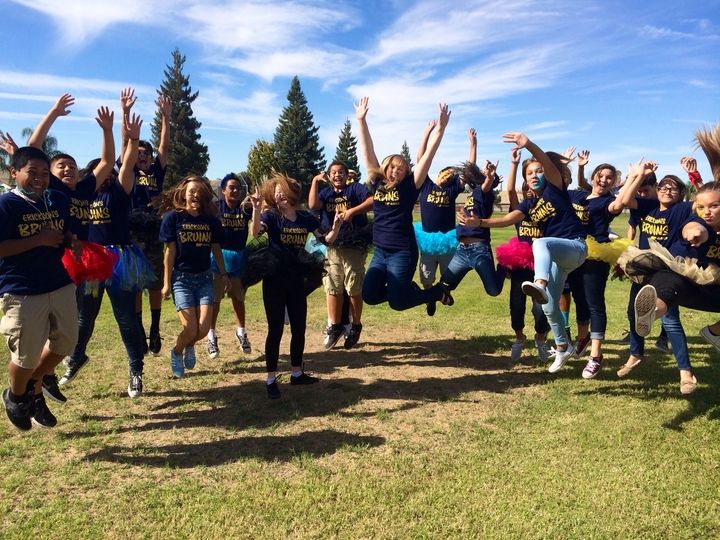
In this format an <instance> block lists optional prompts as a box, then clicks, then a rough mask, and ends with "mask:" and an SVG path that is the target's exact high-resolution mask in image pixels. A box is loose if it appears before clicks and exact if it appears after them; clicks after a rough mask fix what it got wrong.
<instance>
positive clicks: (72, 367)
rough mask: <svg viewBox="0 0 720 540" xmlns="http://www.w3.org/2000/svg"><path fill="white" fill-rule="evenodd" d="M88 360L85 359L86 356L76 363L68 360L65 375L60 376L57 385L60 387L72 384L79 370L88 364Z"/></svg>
mask: <svg viewBox="0 0 720 540" xmlns="http://www.w3.org/2000/svg"><path fill="white" fill-rule="evenodd" d="M88 360H89V358H88V357H87V355H84V356H83V357H82V358H81V359H80V360H78V361H73V360H69V361H68V367H67V369H66V370H65V375H63V376H62V378H61V379H60V382H59V383H58V384H59V385H60V386H65V385H66V384H70V383H71V382H73V381H74V380H75V377H77V374H78V373H79V372H80V370H81V369H82V368H84V367H85V364H87V363H88Z"/></svg>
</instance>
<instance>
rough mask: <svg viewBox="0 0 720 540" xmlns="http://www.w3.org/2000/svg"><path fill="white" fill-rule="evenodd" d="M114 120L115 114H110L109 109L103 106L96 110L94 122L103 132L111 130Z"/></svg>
mask: <svg viewBox="0 0 720 540" xmlns="http://www.w3.org/2000/svg"><path fill="white" fill-rule="evenodd" d="M114 118H115V112H114V111H113V112H110V109H108V108H107V107H104V106H103V107H100V108H99V109H98V110H97V116H96V117H95V121H96V122H97V123H98V125H99V126H100V129H102V130H103V131H107V130H112V127H113V120H114Z"/></svg>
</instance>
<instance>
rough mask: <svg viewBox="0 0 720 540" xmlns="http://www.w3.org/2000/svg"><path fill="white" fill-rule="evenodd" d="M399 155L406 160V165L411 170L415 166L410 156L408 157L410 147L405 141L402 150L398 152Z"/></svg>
mask: <svg viewBox="0 0 720 540" xmlns="http://www.w3.org/2000/svg"><path fill="white" fill-rule="evenodd" d="M400 155H401V156H402V157H404V158H405V159H407V160H408V163H409V164H410V167H411V168H412V167H413V166H414V165H415V164H414V163H413V160H412V156H410V147H409V146H408V144H407V141H403V145H402V150H400Z"/></svg>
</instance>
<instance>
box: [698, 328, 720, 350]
mask: <svg viewBox="0 0 720 540" xmlns="http://www.w3.org/2000/svg"><path fill="white" fill-rule="evenodd" d="M700 336H701V337H702V338H703V339H704V340H705V341H707V342H708V343H709V344H710V345H712V346H713V347H715V350H717V352H720V336H716V335H715V334H713V333H712V332H711V331H710V327H709V326H705V327H703V329H702V330H700Z"/></svg>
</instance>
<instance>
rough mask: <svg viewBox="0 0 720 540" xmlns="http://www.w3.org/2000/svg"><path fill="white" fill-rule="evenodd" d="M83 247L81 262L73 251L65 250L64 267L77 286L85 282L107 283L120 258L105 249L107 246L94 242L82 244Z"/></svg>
mask: <svg viewBox="0 0 720 540" xmlns="http://www.w3.org/2000/svg"><path fill="white" fill-rule="evenodd" d="M81 244H82V246H83V250H82V254H81V255H80V261H78V260H77V259H76V258H75V255H74V254H73V252H72V250H70V249H67V248H66V249H65V254H64V255H63V259H62V261H63V265H65V270H67V273H68V275H69V276H70V279H72V280H73V282H74V283H75V285H79V284H80V283H82V282H83V281H105V280H106V279H108V278H109V277H110V276H112V274H113V267H114V266H115V263H116V262H117V260H118V258H119V257H118V256H117V255H115V254H114V253H112V252H110V251H108V250H107V249H105V246H101V245H100V244H94V243H93V242H81Z"/></svg>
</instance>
